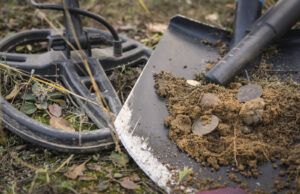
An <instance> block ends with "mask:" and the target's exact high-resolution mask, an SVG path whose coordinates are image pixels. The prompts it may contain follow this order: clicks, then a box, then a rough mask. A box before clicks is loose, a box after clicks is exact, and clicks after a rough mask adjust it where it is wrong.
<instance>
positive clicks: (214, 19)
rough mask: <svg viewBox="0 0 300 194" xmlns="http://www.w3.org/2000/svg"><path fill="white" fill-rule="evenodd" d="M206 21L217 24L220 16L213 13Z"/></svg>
mask: <svg viewBox="0 0 300 194" xmlns="http://www.w3.org/2000/svg"><path fill="white" fill-rule="evenodd" d="M205 19H206V20H208V21H210V22H216V21H218V20H219V14H218V13H212V14H209V15H207V16H206V17H205Z"/></svg>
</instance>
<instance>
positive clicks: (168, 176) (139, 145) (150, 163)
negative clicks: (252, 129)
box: [115, 16, 300, 192]
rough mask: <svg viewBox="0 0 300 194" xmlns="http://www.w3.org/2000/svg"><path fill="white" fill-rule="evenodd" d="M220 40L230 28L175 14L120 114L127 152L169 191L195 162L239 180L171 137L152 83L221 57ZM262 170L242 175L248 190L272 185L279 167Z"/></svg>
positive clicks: (205, 173)
mask: <svg viewBox="0 0 300 194" xmlns="http://www.w3.org/2000/svg"><path fill="white" fill-rule="evenodd" d="M218 41H223V42H225V43H229V42H230V33H229V32H227V31H225V30H222V29H218V28H214V27H211V26H208V25H204V24H202V23H199V22H197V21H194V20H191V19H188V18H185V17H183V16H176V17H174V18H173V19H172V20H171V22H170V25H169V27H168V29H167V31H166V32H165V34H164V36H163V38H162V40H161V42H160V43H159V44H158V46H157V48H156V49H155V51H154V54H153V55H152V56H151V58H150V60H149V61H148V64H147V65H146V67H145V68H144V70H143V72H142V74H141V76H140V78H139V80H138V82H137V84H136V85H135V87H134V88H133V90H132V92H131V94H130V96H129V97H128V99H127V101H126V103H125V105H124V106H123V108H122V110H121V112H120V114H119V115H118V117H117V119H116V122H115V126H116V129H117V133H118V135H119V137H120V139H121V141H122V143H123V145H124V146H125V148H126V149H127V151H128V153H129V154H130V155H131V157H132V158H133V159H134V160H135V162H136V163H137V164H138V165H139V167H140V168H141V169H142V170H143V171H144V172H145V173H146V174H147V175H148V176H149V177H150V178H151V179H152V180H153V181H154V182H155V183H156V184H157V185H159V186H160V187H162V188H163V189H165V190H166V191H169V192H171V187H172V184H176V177H177V175H178V171H179V170H181V169H183V168H184V167H190V168H193V172H194V173H195V176H197V177H199V179H201V178H212V179H214V180H217V179H218V178H220V177H221V181H220V182H223V183H225V182H227V183H228V182H229V183H230V184H229V185H231V186H236V185H235V183H233V182H232V181H230V180H228V178H227V176H226V170H228V169H230V168H229V167H228V168H226V167H224V168H221V169H220V170H219V171H217V172H212V171H211V169H210V168H204V167H201V166H200V164H199V163H197V162H196V161H194V160H193V159H191V158H190V157H189V156H188V155H187V154H185V153H184V152H182V151H180V150H179V149H178V148H177V146H176V144H175V143H174V142H172V141H171V140H170V139H169V138H168V129H167V128H166V127H165V126H164V118H165V117H166V116H168V111H167V108H166V104H165V101H164V100H163V99H161V98H159V97H158V96H157V94H156V92H155V88H154V84H155V83H154V78H153V74H154V73H159V72H161V71H166V72H170V73H172V74H173V75H175V76H179V77H184V78H186V79H193V78H194V76H195V74H196V73H200V72H203V71H205V69H206V64H207V63H208V62H210V61H217V60H218V59H219V58H220V55H219V52H218V49H217V48H216V47H214V46H212V44H214V43H217V42H218ZM207 42H209V43H212V44H207ZM295 48H296V47H295ZM298 48H300V47H299V46H298V47H297V49H298ZM298 50H299V51H300V49H298ZM284 58H285V57H284V56H280V57H279V58H278V59H273V60H275V61H276V60H277V61H282V60H284ZM295 62H297V60H296V61H295ZM278 68H280V67H278ZM295 68H296V69H298V70H300V68H299V65H298V67H293V69H295ZM260 170H261V172H262V173H263V175H262V176H260V177H259V178H258V179H252V178H248V179H246V178H243V177H241V176H239V175H238V176H239V178H240V179H241V180H242V181H246V182H247V183H248V185H249V188H250V190H255V189H257V188H263V189H265V190H267V191H268V190H271V188H272V183H273V179H275V177H276V176H277V174H278V173H279V172H278V170H274V169H273V168H272V167H271V165H264V166H262V167H261V169H260ZM191 189H199V188H191Z"/></svg>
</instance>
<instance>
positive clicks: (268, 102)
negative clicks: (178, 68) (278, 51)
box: [154, 72, 300, 190]
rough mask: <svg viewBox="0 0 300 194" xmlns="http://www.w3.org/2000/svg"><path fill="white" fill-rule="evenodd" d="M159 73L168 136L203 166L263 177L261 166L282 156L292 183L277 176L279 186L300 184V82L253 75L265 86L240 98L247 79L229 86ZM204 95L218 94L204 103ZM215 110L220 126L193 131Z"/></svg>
mask: <svg viewBox="0 0 300 194" xmlns="http://www.w3.org/2000/svg"><path fill="white" fill-rule="evenodd" d="M154 77H155V81H156V84H155V87H156V89H157V94H158V95H159V96H161V97H163V98H165V99H166V104H167V108H168V111H169V116H168V117H167V118H166V119H165V124H166V126H167V127H169V137H170V138H171V139H172V140H173V141H174V142H175V143H176V144H177V145H178V147H179V148H180V149H182V150H183V151H185V152H186V153H187V154H188V155H190V156H191V157H193V158H194V159H195V160H196V161H197V162H199V163H200V164H201V165H202V166H205V167H211V168H212V169H214V170H219V169H220V168H221V167H223V166H233V167H235V168H236V169H238V171H239V172H240V174H242V175H243V176H246V177H258V176H259V175H260V172H259V170H258V167H259V166H261V165H262V164H264V163H266V162H272V163H274V165H275V162H276V161H278V160H280V163H281V164H280V168H282V171H283V172H284V173H283V174H285V175H287V176H288V177H289V180H290V181H291V182H292V183H291V184H288V185H286V184H285V185H284V186H282V185H280V184H282V182H278V183H277V185H276V183H274V187H275V188H277V189H278V190H281V189H283V188H285V189H286V188H287V187H290V189H292V190H297V189H299V179H298V174H299V162H300V155H299V153H300V146H299V142H300V141H299V136H300V112H299V110H300V93H299V91H300V85H299V84H297V83H295V82H293V81H285V82H284V81H280V80H278V79H270V80H264V81H262V80H260V79H257V80H253V81H252V84H257V85H259V86H261V87H262V90H263V92H262V95H261V97H259V98H256V99H253V100H250V101H247V102H240V101H239V100H238V97H237V94H238V92H239V89H240V88H241V87H242V86H244V85H247V84H249V83H248V81H247V80H244V79H238V80H236V81H234V82H233V83H231V84H230V85H229V86H228V87H226V88H225V87H223V86H219V85H214V84H210V83H205V82H204V81H202V83H201V81H200V83H201V84H200V85H198V86H192V85H190V84H188V82H187V80H185V79H183V78H178V77H174V76H173V75H171V74H169V73H167V72H161V73H159V74H156V75H154ZM257 77H259V76H257ZM205 96H214V98H212V99H214V100H212V101H213V102H210V103H207V99H206V100H205V103H203V98H205ZM208 105H209V106H208ZM213 115H214V116H216V117H218V118H219V124H218V127H217V128H216V129H215V130H212V132H211V133H209V134H206V135H199V134H198V135H197V134H196V133H193V130H192V127H193V123H194V122H196V121H197V120H198V119H202V120H203V118H211V117H212V116H213ZM205 122H210V121H209V120H208V121H205ZM205 122H204V125H205ZM291 185H294V186H291ZM295 187H296V188H295Z"/></svg>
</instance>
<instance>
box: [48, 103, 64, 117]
mask: <svg viewBox="0 0 300 194" xmlns="http://www.w3.org/2000/svg"><path fill="white" fill-rule="evenodd" d="M48 109H49V112H50V113H51V114H52V115H53V116H55V117H57V118H58V117H61V115H62V108H61V107H60V106H59V105H58V104H52V105H49V106H48Z"/></svg>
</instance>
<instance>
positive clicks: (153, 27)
mask: <svg viewBox="0 0 300 194" xmlns="http://www.w3.org/2000/svg"><path fill="white" fill-rule="evenodd" d="M147 28H148V30H149V31H150V32H159V33H164V32H165V31H166V30H167V25H165V24H160V23H150V24H147Z"/></svg>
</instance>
